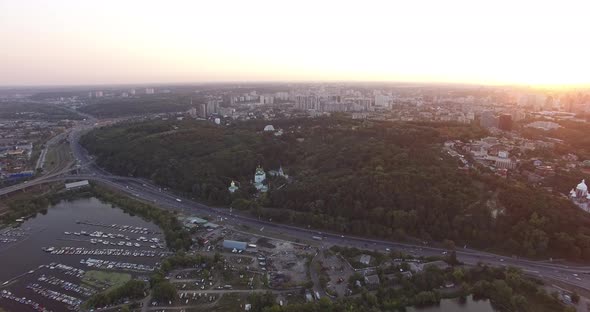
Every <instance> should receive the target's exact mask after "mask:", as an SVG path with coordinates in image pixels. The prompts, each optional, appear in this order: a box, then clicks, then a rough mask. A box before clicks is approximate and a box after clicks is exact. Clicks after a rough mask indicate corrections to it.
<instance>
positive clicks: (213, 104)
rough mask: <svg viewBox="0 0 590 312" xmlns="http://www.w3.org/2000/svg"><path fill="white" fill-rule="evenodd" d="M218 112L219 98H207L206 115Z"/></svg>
mask: <svg viewBox="0 0 590 312" xmlns="http://www.w3.org/2000/svg"><path fill="white" fill-rule="evenodd" d="M218 112H219V100H216V99H215V100H208V101H207V111H206V116H209V115H211V114H217V113H218Z"/></svg>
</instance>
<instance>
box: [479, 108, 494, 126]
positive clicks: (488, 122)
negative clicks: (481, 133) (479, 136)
mask: <svg viewBox="0 0 590 312" xmlns="http://www.w3.org/2000/svg"><path fill="white" fill-rule="evenodd" d="M479 125H480V126H482V127H484V128H492V127H498V118H496V116H495V114H494V112H492V111H485V112H483V113H481V115H480V119H479Z"/></svg>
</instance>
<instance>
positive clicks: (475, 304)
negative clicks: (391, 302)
mask: <svg viewBox="0 0 590 312" xmlns="http://www.w3.org/2000/svg"><path fill="white" fill-rule="evenodd" d="M406 311H407V312H455V311H458V312H495V311H496V310H494V309H493V308H492V304H491V303H490V301H489V300H474V299H473V298H472V296H468V297H467V300H465V302H460V301H459V299H443V300H441V301H440V305H437V306H431V307H424V308H414V307H411V308H408V309H406Z"/></svg>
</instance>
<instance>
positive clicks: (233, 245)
mask: <svg viewBox="0 0 590 312" xmlns="http://www.w3.org/2000/svg"><path fill="white" fill-rule="evenodd" d="M246 247H248V244H247V243H246V242H238V241H234V240H229V239H225V240H223V248H228V249H232V250H233V249H237V250H246Z"/></svg>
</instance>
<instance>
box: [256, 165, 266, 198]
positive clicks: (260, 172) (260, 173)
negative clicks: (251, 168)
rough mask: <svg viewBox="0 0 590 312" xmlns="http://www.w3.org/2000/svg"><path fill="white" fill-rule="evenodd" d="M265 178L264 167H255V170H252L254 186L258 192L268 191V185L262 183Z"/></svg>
mask: <svg viewBox="0 0 590 312" xmlns="http://www.w3.org/2000/svg"><path fill="white" fill-rule="evenodd" d="M265 180H266V172H264V169H262V167H260V166H258V167H256V171H255V172H254V187H256V189H257V190H258V191H259V192H263V193H264V192H266V191H268V186H266V185H264V181H265Z"/></svg>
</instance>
